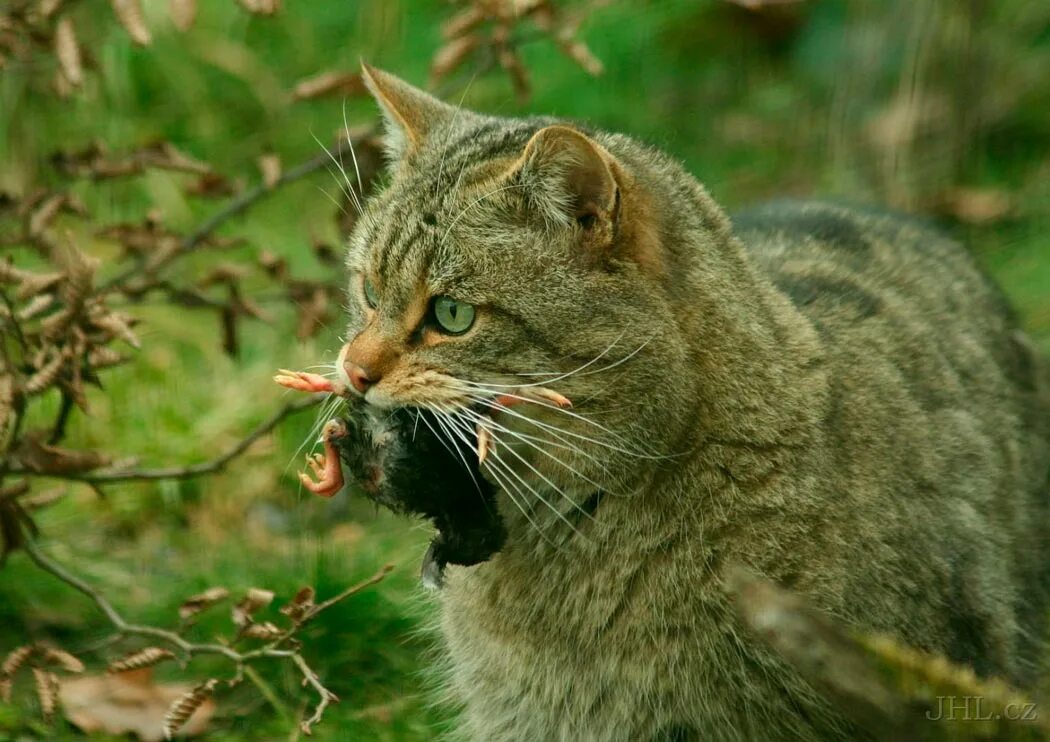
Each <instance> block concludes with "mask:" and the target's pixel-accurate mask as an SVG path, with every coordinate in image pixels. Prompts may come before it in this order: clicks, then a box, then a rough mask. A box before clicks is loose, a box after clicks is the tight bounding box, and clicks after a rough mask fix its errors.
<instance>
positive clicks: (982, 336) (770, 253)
mask: <svg viewBox="0 0 1050 742" xmlns="http://www.w3.org/2000/svg"><path fill="white" fill-rule="evenodd" d="M733 224H734V229H735V232H736V234H737V235H738V236H739V237H740V238H741V240H742V242H743V243H744V245H745V247H746V248H747V249H748V251H749V252H750V253H751V255H752V257H753V260H754V261H755V263H756V264H757V265H758V267H759V268H760V270H762V271H763V272H764V273H765V274H766V276H767V277H768V278H769V279H770V280H771V281H772V282H773V284H774V285H775V286H776V287H777V288H778V289H779V290H780V291H781V292H783V293H784V294H785V295H786V296H787V297H788V299H789V300H790V301H791V302H792V304H794V306H795V307H796V308H797V309H798V310H799V311H800V312H801V313H802V314H803V315H804V316H806V317H807V318H808V319H809V320H810V321H811V322H812V323H813V324H814V326H815V328H816V329H817V331H818V333H819V334H820V335H821V337H822V339H823V341H824V343H825V345H826V347H827V348H828V350H829V352H830V353H831V354H832V355H835V354H846V355H848V356H857V355H860V356H867V357H868V359H869V361H871V362H874V361H877V360H878V359H880V358H881V359H885V360H887V361H892V362H893V363H894V364H895V366H896V372H897V373H896V374H895V375H896V376H897V377H898V380H899V381H901V382H905V383H906V384H907V385H908V392H909V393H910V395H911V396H914V397H915V398H916V401H918V402H920V403H921V404H922V406H923V407H924V408H927V409H935V408H937V407H943V406H945V405H951V404H952V403H953V402H954V401H955V398H956V397H958V396H959V395H963V394H974V393H977V394H980V393H982V391H983V392H989V393H990V392H992V391H993V390H995V389H1000V390H1002V391H1006V390H1007V389H1010V390H1012V391H1014V392H1017V393H1019V394H1020V395H1021V396H1024V395H1025V394H1026V393H1033V392H1036V391H1037V390H1038V389H1039V387H1041V386H1042V385H1044V384H1045V383H1046V378H1047V372H1046V366H1045V363H1044V362H1043V360H1042V359H1041V358H1040V357H1039V356H1038V354H1037V353H1036V352H1034V350H1033V349H1032V347H1031V345H1030V344H1029V343H1028V342H1027V341H1026V340H1025V339H1024V337H1023V335H1022V334H1021V333H1020V332H1019V330H1018V327H1017V321H1016V317H1015V316H1014V313H1013V311H1012V310H1011V308H1010V306H1009V305H1008V303H1007V302H1006V301H1005V299H1004V298H1003V296H1002V294H1001V292H1000V291H999V289H998V288H997V287H996V286H995V285H994V284H993V283H992V282H991V281H990V280H988V278H987V277H986V276H985V275H984V274H983V273H982V272H981V271H980V270H979V269H978V267H977V265H976V263H975V261H974V259H973V257H972V256H971V255H970V253H969V252H968V251H967V250H966V249H965V248H964V247H962V246H961V245H959V244H958V243H957V242H955V241H954V240H951V239H949V238H948V237H947V236H945V235H944V234H942V233H941V232H939V231H938V230H936V229H935V228H933V227H932V226H931V225H929V224H927V223H926V222H924V221H922V220H920V219H917V218H914V217H909V216H905V215H901V214H895V213H892V212H885V211H876V210H870V209H863V208H855V207H848V206H844V205H840V204H835V203H826V202H812V201H777V202H773V203H769V204H766V205H762V206H758V207H755V208H752V209H750V210H748V211H745V212H742V213H740V214H738V215H736V216H735V217H734V218H733ZM922 359H929V365H927V366H926V367H924V368H917V367H914V364H915V363H919V362H921V361H922ZM945 395H947V396H945ZM1044 397H1045V395H1044ZM1000 399H1002V396H1000ZM1043 402H1044V403H1045V402H1046V400H1045V399H1044V400H1043Z"/></svg>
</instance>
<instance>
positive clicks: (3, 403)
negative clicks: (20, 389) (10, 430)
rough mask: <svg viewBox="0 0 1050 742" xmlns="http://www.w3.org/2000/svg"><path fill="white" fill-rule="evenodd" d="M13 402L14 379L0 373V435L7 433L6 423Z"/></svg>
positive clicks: (11, 410)
mask: <svg viewBox="0 0 1050 742" xmlns="http://www.w3.org/2000/svg"><path fill="white" fill-rule="evenodd" d="M14 402H15V380H14V379H13V378H12V377H11V376H10V375H8V374H0V436H4V435H6V434H7V423H8V421H9V420H11V413H12V412H13V411H14Z"/></svg>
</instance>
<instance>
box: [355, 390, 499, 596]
mask: <svg viewBox="0 0 1050 742" xmlns="http://www.w3.org/2000/svg"><path fill="white" fill-rule="evenodd" d="M367 407H368V406H367V405H364V404H362V403H359V402H358V403H357V404H354V403H351V406H350V407H349V409H348V411H347V414H346V416H345V417H344V418H343V420H344V422H345V424H346V430H347V434H346V435H345V436H342V437H340V438H338V439H336V440H337V441H338V446H337V447H338V449H339V454H340V457H341V458H342V460H343V461H344V462H345V463H346V468H347V470H348V474H349V479H350V481H351V483H353V484H355V485H357V486H358V487H359V488H360V489H361V490H362V491H363V492H364V493H365V494H366V495H367V496H368V497H369V498H370V499H372V500H373V501H375V502H376V503H378V504H380V505H383V506H384V507H387V508H390V509H391V510H393V511H394V512H396V513H404V514H407V515H415V516H421V517H423V518H428V519H429V520H430V521H431V522H433V524H434V526H435V528H437V531H438V533H437V535H436V536H435V537H434V540H433V541H432V542H431V544H430V548H429V550H428V551H427V555H426V557H425V558H424V560H423V579H424V582H425V583H428V584H430V585H433V586H437V585H440V584H441V580H442V574H443V572H444V567H445V565H446V564H461V565H466V566H469V565H472V564H478V563H479V562H483V561H485V560H487V559H488V558H489V557H491V556H492V555H493V554H494V553H496V552H497V551H498V550H499V549H500V547H502V546H503V541H504V539H505V538H506V531H505V530H504V527H503V521H502V520H501V519H500V517H499V513H498V511H497V508H496V503H495V494H496V492H495V487H493V486H492V485H491V484H490V483H489V482H488V480H486V479H485V478H484V477H482V476H481V474H480V472H479V471H478V457H477V453H476V452H475V451H474V450H473V449H472V448H470V447H468V446H467V445H466V443H464V442H462V441H457V442H456V443H455V444H451V443H447V442H445V441H443V440H439V439H438V438H437V436H436V435H435V434H434V429H436V426H437V421H436V420H435V419H434V417H433V413H431V412H428V411H426V410H412V409H409V408H404V407H403V408H398V409H395V410H370V409H366V408H367ZM417 414H418V415H420V416H422V419H419V420H417V418H416V415H417ZM452 445H455V446H456V449H452V448H451V447H450V446H452Z"/></svg>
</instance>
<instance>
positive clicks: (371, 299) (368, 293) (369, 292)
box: [364, 278, 379, 309]
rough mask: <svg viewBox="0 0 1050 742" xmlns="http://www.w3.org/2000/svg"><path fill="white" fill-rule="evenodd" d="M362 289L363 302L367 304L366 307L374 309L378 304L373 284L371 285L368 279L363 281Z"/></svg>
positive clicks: (377, 295)
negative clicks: (363, 291) (363, 293)
mask: <svg viewBox="0 0 1050 742" xmlns="http://www.w3.org/2000/svg"><path fill="white" fill-rule="evenodd" d="M364 289H365V301H367V302H368V306H370V307H372V309H375V308H376V306H377V305H378V304H379V294H377V293H376V287H375V284H373V283H372V282H371V281H370V280H369V279H367V278H366V279H365V280H364Z"/></svg>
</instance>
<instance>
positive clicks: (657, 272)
mask: <svg viewBox="0 0 1050 742" xmlns="http://www.w3.org/2000/svg"><path fill="white" fill-rule="evenodd" d="M363 77H364V80H365V83H366V85H367V87H368V89H369V90H370V91H371V93H372V95H373V96H374V98H375V100H376V101H377V103H378V106H379V108H380V110H381V112H382V114H383V118H384V120H385V146H386V150H387V155H388V158H389V181H388V183H387V185H386V187H385V188H383V189H382V190H381V191H380V192H379V193H377V194H376V195H375V196H373V197H372V198H371V199H370V200H369V202H368V203H367V204H366V205H365V207H364V211H363V214H362V215H361V218H360V219H359V221H358V223H357V225H356V226H355V229H354V231H353V233H352V235H351V236H350V239H349V247H348V257H347V266H348V269H349V273H350V289H349V301H348V312H349V327H348V335H347V337H348V338H349V342H348V344H347V345H346V346H345V347H344V349H343V352H342V355H341V358H340V364H339V368H340V373H341V374H342V378H343V381H344V382H345V384H346V385H347V387H348V388H349V389H353V390H354V391H353V392H352V394H354V395H355V399H356V400H357V401H358V402H362V401H363V403H364V404H365V405H367V406H368V408H369V409H374V410H379V411H395V410H399V409H405V408H416V409H420V408H421V409H425V410H427V411H428V412H429V413H430V414H432V415H433V416H434V422H435V426H436V427H437V431H436V432H437V434H438V435H439V437H445V438H447V440H448V441H449V443H450V444H451V445H453V446H460V444H463V446H465V448H457V449H455V450H458V451H460V452H462V451H463V450H466V451H467V452H468V453H470V452H471V451H472V450H473V449H477V451H476V452H477V456H478V462H477V463H478V466H477V470H478V471H479V472H480V473H481V475H482V476H483V477H484V478H485V480H486V482H487V483H488V484H489V485H490V486H491V487H492V489H493V491H494V495H493V498H494V502H495V505H496V507H497V508H498V511H499V523H500V527H501V528H502V529H503V530H504V531H505V533H503V534H502V537H501V539H500V541H499V546H500V548H499V549H498V550H497V551H495V552H494V553H492V554H491V555H489V556H490V558H488V559H487V560H486V561H482V562H481V563H478V564H474V565H473V566H456V565H455V564H452V565H450V566H449V567H448V569H447V575H446V578H445V584H444V587H443V588H442V589H441V590H440V591H439V592H438V593H437V595H438V601H439V603H440V625H441V630H442V634H443V643H444V648H445V656H446V658H447V667H446V668H445V670H444V672H445V676H444V677H445V683H446V689H447V691H448V693H449V694H450V695H451V696H452V697H453V698H454V699H456V701H457V702H459V703H460V704H461V705H462V714H461V721H462V732H463V734H464V735H465V736H466V737H468V738H470V739H476V740H485V741H486V742H500V741H502V740H507V741H510V740H529V741H533V740H660V739H667V740H670V739H674V740H687V739H697V740H701V739H702V740H788V739H799V740H801V739H806V740H813V739H821V740H832V739H852V738H856V737H859V736H862V735H863V730H859V729H856V728H854V727H853V726H852V725H851V722H850V721H849V720H848V719H846V718H845V717H844V716H843V715H842V714H841V713H839V711H838V710H836V709H835V708H834V707H833V706H832V705H831V704H829V703H828V702H827V701H826V700H825V699H823V698H821V697H820V695H819V694H818V693H817V692H816V691H815V690H814V689H813V688H811V687H810V686H809V685H807V683H806V682H805V681H804V680H802V679H801V678H800V677H799V676H798V675H797V674H796V673H795V672H794V671H792V669H791V668H789V667H788V666H786V665H785V664H784V663H783V662H781V661H780V660H778V658H776V657H775V656H773V655H772V654H771V653H770V652H769V651H768V650H767V649H765V648H764V645H762V644H761V643H760V642H758V641H757V640H755V639H754V638H753V637H751V636H750V635H748V633H747V632H746V631H745V630H744V628H743V627H742V626H741V625H740V624H739V623H738V619H737V618H736V617H735V614H734V612H733V610H732V607H731V599H730V596H729V595H728V594H727V589H726V584H725V571H726V569H727V568H728V567H729V565H745V566H746V568H747V569H749V570H751V571H753V572H755V573H757V574H760V575H763V576H765V577H767V578H769V579H771V580H774V581H775V582H777V583H779V584H781V585H784V586H787V587H788V588H790V589H791V590H793V591H796V592H797V593H799V594H801V595H802V596H804V597H805V598H806V599H807V600H808V601H810V602H811V603H812V604H813V605H815V606H818V607H819V608H820V609H822V610H824V611H826V612H827V613H829V614H831V615H832V616H835V617H837V618H838V619H840V620H842V621H843V622H845V623H846V624H847V625H849V626H852V627H856V628H859V629H863V630H869V631H880V632H887V633H889V634H892V635H894V636H896V637H898V638H899V639H900V640H902V641H904V642H906V643H907V644H910V645H912V646H914V647H917V648H920V649H925V650H930V651H934V652H939V653H943V654H946V655H948V656H949V657H951V658H953V659H955V660H957V661H960V662H965V663H968V664H970V665H972V666H973V667H974V668H975V670H976V671H978V672H979V673H981V674H984V675H998V676H1002V677H1005V678H1008V679H1010V680H1012V681H1014V682H1018V683H1026V682H1029V681H1030V680H1031V678H1032V673H1033V672H1034V669H1035V667H1036V665H1037V663H1038V661H1039V658H1040V655H1041V652H1042V641H1041V638H1042V636H1043V625H1042V621H1041V619H1042V618H1043V617H1044V615H1045V613H1046V606H1047V603H1046V598H1047V593H1048V589H1050V585H1048V582H1050V574H1048V573H1050V568H1048V565H1050V542H1048V536H1047V529H1046V524H1047V522H1048V521H1047V517H1048V515H1050V481H1048V472H1050V370H1048V364H1047V363H1046V362H1045V361H1044V360H1043V359H1042V358H1041V357H1040V356H1039V354H1038V353H1037V352H1036V351H1035V350H1033V347H1032V345H1031V344H1030V343H1029V341H1028V340H1027V339H1026V338H1025V336H1024V335H1023V333H1022V332H1021V331H1020V330H1019V329H1018V326H1017V321H1016V320H1015V318H1014V317H1013V315H1012V313H1011V311H1010V309H1009V308H1008V306H1007V304H1006V302H1005V301H1004V300H1003V298H1002V297H1001V296H1000V294H999V292H998V291H997V290H996V289H995V288H994V287H993V286H992V285H991V284H990V282H989V281H988V280H987V279H986V278H985V277H983V276H982V274H981V273H980V272H979V271H978V269H977V268H976V267H975V264H974V262H973V260H972V259H971V257H970V256H969V255H968V254H967V253H966V252H965V251H964V250H963V248H961V247H960V246H959V245H957V244H956V243H955V242H953V241H951V240H950V239H948V238H946V237H944V236H942V235H940V234H938V233H937V232H936V231H933V230H931V229H930V228H928V227H926V226H925V225H923V224H922V223H920V222H917V221H915V220H911V219H908V218H901V217H898V216H894V215H891V214H883V213H879V212H876V211H871V210H862V209H854V208H848V207H845V206H841V205H836V204H831V203H823V202H781V203H776V204H771V205H766V206H762V207H758V208H756V209H754V210H752V211H749V212H746V213H744V214H741V215H739V216H738V217H735V218H733V219H730V217H729V216H727V214H726V213H725V212H724V211H723V209H722V208H721V207H720V206H719V205H718V204H717V203H715V201H714V200H713V199H712V197H711V196H710V195H709V194H708V192H707V191H706V190H705V189H704V188H703V187H702V186H701V185H700V184H699V183H698V182H697V180H696V179H694V177H693V176H691V175H690V174H689V173H687V172H686V171H685V170H684V169H683V168H682V167H681V166H680V165H679V164H678V163H677V162H675V161H674V160H673V159H672V158H671V157H669V156H667V155H665V154H663V153H661V152H659V151H657V150H655V149H653V148H651V147H649V146H646V145H644V144H642V143H639V142H637V141H635V140H633V139H631V138H629V137H627V136H624V135H620V134H610V133H605V132H602V131H598V130H594V129H591V128H589V127H586V126H581V125H579V124H575V123H570V122H566V121H561V120H556V119H550V118H527V119H512V118H497V117H494V116H486V115H482V114H479V113H474V112H470V111H467V110H464V109H462V108H461V107H454V106H451V105H448V104H446V103H444V102H441V101H439V100H437V99H435V98H433V97H432V96H430V95H428V94H427V93H425V92H423V91H421V90H419V89H417V88H415V87H413V86H411V85H409V84H408V83H406V82H404V81H402V80H400V79H399V78H397V77H395V76H393V75H391V74H389V73H386V72H382V71H380V70H377V69H374V68H372V67H369V66H367V65H366V66H365V67H364V69H363ZM406 440H407V439H406ZM449 450H450V451H452V450H453V449H451V448H450V449H449ZM476 507H478V508H482V507H486V504H485V501H484V498H480V497H479V498H478V500H477V503H476Z"/></svg>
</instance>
